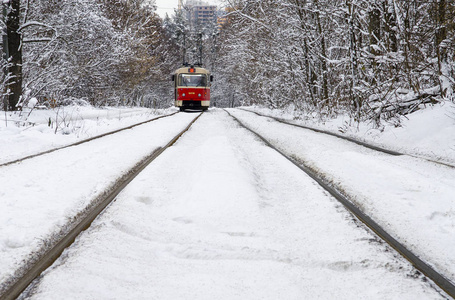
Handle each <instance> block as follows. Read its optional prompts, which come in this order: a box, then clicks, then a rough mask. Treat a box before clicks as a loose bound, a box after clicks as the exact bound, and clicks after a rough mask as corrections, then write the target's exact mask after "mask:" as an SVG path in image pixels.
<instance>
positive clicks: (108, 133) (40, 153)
mask: <svg viewBox="0 0 455 300" xmlns="http://www.w3.org/2000/svg"><path fill="white" fill-rule="evenodd" d="M177 113H178V112H174V113H171V114H168V115H163V116H159V117H155V118H152V119H150V120H147V121H143V122H139V123H136V124H133V125H129V126H126V127H123V128H119V129H117V130H113V131H109V132H106V133H103V134H100V135H97V136H93V137H91V138H88V139H84V140H81V141H78V142H75V143H72V144H68V145H64V146H60V147H56V148H52V149H49V150H46V151H42V152H38V153H35V154H31V155H27V156H24V157H21V158H17V159H14V160H11V161H7V162H4V163H0V168H1V167H4V166H8V165H11V164H16V163H20V162H23V161H25V160H27V159H31V158H35V157H38V156H42V155H45V154H49V153H52V152H54V151H58V150H62V149H66V148H69V147H74V146H78V145H81V144H85V143H87V142H91V141H93V140H96V139H99V138H103V137H105V136H109V135H112V134H115V133H119V132H122V131H125V130H128V129H132V128H134V127H137V126H140V125H144V124H147V123H150V122H153V121H156V120H159V119H162V118H166V117H170V116H173V115H175V114H177Z"/></svg>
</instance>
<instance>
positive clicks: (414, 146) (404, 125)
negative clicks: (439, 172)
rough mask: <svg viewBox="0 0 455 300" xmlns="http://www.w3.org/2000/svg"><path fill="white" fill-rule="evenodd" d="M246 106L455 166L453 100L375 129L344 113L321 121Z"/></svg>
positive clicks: (291, 120)
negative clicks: (397, 122) (356, 122)
mask: <svg viewBox="0 0 455 300" xmlns="http://www.w3.org/2000/svg"><path fill="white" fill-rule="evenodd" d="M245 109H248V110H252V111H257V112H260V113H263V114H265V115H269V116H273V117H277V118H281V119H284V120H287V121H290V122H293V123H296V124H302V125H305V126H308V127H313V128H318V129H322V130H327V131H331V132H334V133H337V134H344V135H346V136H349V137H353V138H356V139H358V140H360V141H365V142H368V143H371V144H373V145H377V146H382V147H384V148H387V149H390V150H395V151H399V152H402V153H406V154H412V155H418V156H425V157H430V158H432V159H434V160H439V161H442V162H446V163H449V164H451V165H455V105H454V104H452V103H448V102H447V103H443V104H438V105H428V106H426V107H425V108H424V109H422V110H419V111H417V112H414V113H412V114H410V115H407V116H406V117H401V120H400V125H399V126H398V125H397V124H396V122H395V123H388V122H382V124H381V126H380V128H379V129H374V128H372V124H370V123H360V124H354V122H351V121H350V119H349V117H348V116H345V115H340V116H339V117H338V118H336V119H330V120H324V121H322V120H320V119H318V118H312V117H311V116H303V115H301V114H300V113H298V112H295V111H292V110H286V111H281V110H271V109H267V108H261V107H245Z"/></svg>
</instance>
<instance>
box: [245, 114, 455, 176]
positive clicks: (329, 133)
mask: <svg viewBox="0 0 455 300" xmlns="http://www.w3.org/2000/svg"><path fill="white" fill-rule="evenodd" d="M238 109H240V110H243V111H246V112H249V113H253V114H256V115H258V116H260V117H265V118H271V119H273V120H275V121H277V122H279V123H282V124H286V125H290V126H294V127H300V128H303V129H308V130H312V131H314V132H318V133H324V134H327V135H331V136H334V137H337V138H340V139H343V140H347V141H350V142H353V143H355V144H357V145H361V146H364V147H366V148H369V149H372V150H375V151H379V152H383V153H386V154H390V155H394V156H400V155H407V156H411V157H415V158H420V159H424V160H427V161H429V162H432V163H435V164H439V165H443V166H446V167H449V168H455V166H454V165H451V164H450V163H446V162H441V161H436V160H434V159H431V158H428V157H423V156H418V155H413V154H407V153H402V152H397V151H393V150H389V149H386V148H382V147H379V146H374V145H371V144H368V143H366V142H362V141H359V140H357V139H355V138H351V137H348V136H343V135H341V134H337V133H335V132H330V131H327V130H322V129H317V128H313V127H309V126H305V125H300V124H294V123H290V122H288V121H286V120H283V119H280V118H277V117H272V116H267V115H264V114H261V113H258V112H256V111H252V110H248V109H245V108H238Z"/></svg>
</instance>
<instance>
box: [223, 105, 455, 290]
mask: <svg viewBox="0 0 455 300" xmlns="http://www.w3.org/2000/svg"><path fill="white" fill-rule="evenodd" d="M225 111H226V112H227V113H228V114H229V115H230V116H231V117H232V118H233V119H235V120H236V121H237V122H238V124H239V125H240V126H242V127H243V128H245V129H247V130H248V131H250V132H251V133H253V134H254V135H255V136H257V137H258V138H259V139H260V140H262V141H263V142H264V143H265V144H266V145H267V146H269V147H270V148H272V149H274V150H275V151H277V152H278V153H280V154H281V155H282V156H284V157H285V158H286V159H287V160H289V161H290V162H292V163H293V164H294V165H295V166H297V167H298V168H299V169H301V170H302V171H303V172H305V173H306V174H307V175H308V176H310V177H311V178H312V179H314V180H315V181H316V182H317V183H318V184H319V185H320V186H321V187H322V188H323V189H324V190H326V191H327V192H328V193H329V194H330V195H332V196H333V197H334V198H335V199H337V200H338V201H339V202H340V203H341V204H342V205H343V206H344V207H346V209H347V210H348V211H349V212H350V213H352V214H353V215H354V216H356V217H357V219H358V220H360V221H361V222H362V223H363V224H365V225H366V226H367V227H368V228H370V229H371V230H372V231H373V232H374V233H375V234H377V235H378V236H379V237H380V238H381V239H382V240H383V241H385V242H386V243H387V244H388V245H390V246H391V247H392V248H393V249H395V250H396V251H397V252H398V253H399V254H400V255H401V256H403V257H404V258H405V259H406V260H408V261H409V262H410V263H411V264H412V265H413V266H414V267H415V268H416V269H418V270H419V271H420V272H422V273H423V274H424V275H425V276H426V277H428V278H429V279H430V280H432V281H433V282H434V283H436V284H437V285H438V286H439V287H440V288H441V289H443V290H444V291H445V292H446V293H447V294H449V295H450V296H451V297H453V298H455V284H454V282H452V281H451V280H450V279H448V278H447V277H446V276H445V275H444V274H443V273H440V272H438V271H437V270H435V269H434V268H433V267H432V265H430V264H429V263H428V262H425V261H424V260H422V259H421V258H420V257H419V256H418V255H416V254H415V253H414V252H413V251H411V250H410V249H408V247H407V246H406V245H404V244H403V243H401V242H399V241H398V240H397V239H396V238H394V237H393V234H390V233H389V232H387V230H385V229H384V228H383V227H382V226H381V225H379V224H378V223H377V222H376V221H375V220H373V219H372V218H371V217H370V216H369V215H368V214H366V213H364V212H363V211H362V209H360V208H359V207H358V206H356V205H355V204H354V203H353V202H352V201H351V200H350V199H349V198H348V197H347V196H346V195H345V194H344V193H343V192H341V191H340V189H338V188H337V187H336V186H334V185H333V184H332V183H329V182H327V180H326V179H325V178H324V177H323V176H321V171H320V170H315V169H314V168H312V167H309V166H306V165H305V163H304V162H302V161H300V160H298V158H296V157H293V156H292V155H290V154H288V153H285V151H283V150H280V149H279V148H278V147H276V146H275V145H274V144H273V142H271V141H270V138H267V137H265V136H264V135H262V134H260V133H258V132H257V131H256V130H254V129H252V128H251V126H248V125H247V124H245V123H244V122H242V121H241V120H240V119H239V118H237V117H236V116H235V115H234V114H231V113H229V111H227V110H225ZM244 111H248V110H244ZM248 112H252V111H248ZM252 113H255V114H257V115H259V116H261V117H264V115H261V114H259V113H256V112H252ZM266 117H268V116H266ZM270 118H273V117H270ZM273 119H275V120H277V121H279V122H280V123H285V124H288V125H293V126H298V127H302V126H300V125H295V124H290V123H287V122H284V121H283V120H280V119H276V118H273ZM303 128H305V129H311V130H314V129H312V128H307V127H303ZM314 131H317V132H320V133H324V134H330V135H334V136H336V137H340V138H343V139H346V140H348V141H350V142H354V143H356V144H359V145H361V146H365V147H367V148H370V149H372V150H375V151H380V152H383V153H386V154H391V155H402V154H400V153H397V152H394V151H389V150H387V149H382V148H378V147H376V146H371V145H368V144H365V143H363V142H358V141H356V140H352V139H350V138H345V137H342V136H338V135H336V134H332V133H328V132H325V131H319V130H314ZM449 167H452V166H449Z"/></svg>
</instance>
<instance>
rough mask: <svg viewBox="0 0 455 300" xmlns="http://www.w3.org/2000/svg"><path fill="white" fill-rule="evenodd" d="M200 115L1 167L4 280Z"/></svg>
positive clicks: (167, 120)
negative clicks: (118, 180)
mask: <svg viewBox="0 0 455 300" xmlns="http://www.w3.org/2000/svg"><path fill="white" fill-rule="evenodd" d="M196 116H197V115H195V114H177V115H175V116H172V117H169V118H164V119H160V120H157V121H155V122H152V123H149V124H145V125H141V126H138V127H134V128H133V129H131V130H127V131H122V132H119V133H117V134H114V135H110V136H107V137H105V138H103V139H98V140H94V141H91V142H89V143H85V144H82V145H79V146H78V147H72V148H67V149H64V150H61V151H57V152H53V153H50V154H47V155H43V156H40V157H36V158H34V159H32V160H27V161H24V162H22V163H19V164H14V165H9V166H4V167H2V168H1V172H0V181H1V182H2V189H1V190H0V199H2V201H1V202H0V222H1V223H0V265H1V268H0V283H3V282H5V280H7V279H8V278H9V277H10V276H12V274H13V273H14V272H15V271H16V270H17V269H19V268H20V267H21V266H22V264H23V263H24V262H26V261H27V260H28V259H30V257H31V256H33V255H34V254H35V253H34V252H36V251H40V249H42V247H43V245H44V244H45V243H47V240H48V239H49V238H51V237H53V236H54V235H55V234H56V233H59V232H60V230H62V228H64V227H65V226H66V224H67V223H68V222H70V221H71V219H72V218H73V217H74V216H76V215H77V214H78V213H79V212H80V211H82V210H83V209H84V208H85V207H87V206H89V205H90V203H91V201H93V200H94V199H95V198H97V197H98V196H99V195H101V194H102V193H103V192H104V190H105V189H106V188H107V187H109V185H110V184H111V183H112V182H113V181H115V180H116V179H117V178H119V177H121V176H122V174H125V173H126V172H128V170H129V169H130V168H131V167H133V166H134V165H135V164H136V163H137V162H138V161H140V160H141V159H142V157H144V156H146V155H148V154H149V153H151V152H153V151H154V150H155V149H156V148H159V147H162V146H164V145H165V144H166V143H167V142H168V141H169V140H170V139H171V138H172V137H173V136H174V135H175V134H177V133H178V132H180V131H181V130H182V129H183V128H185V127H186V126H187V125H188V123H190V122H191V120H193V119H194V118H195V117H196Z"/></svg>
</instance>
